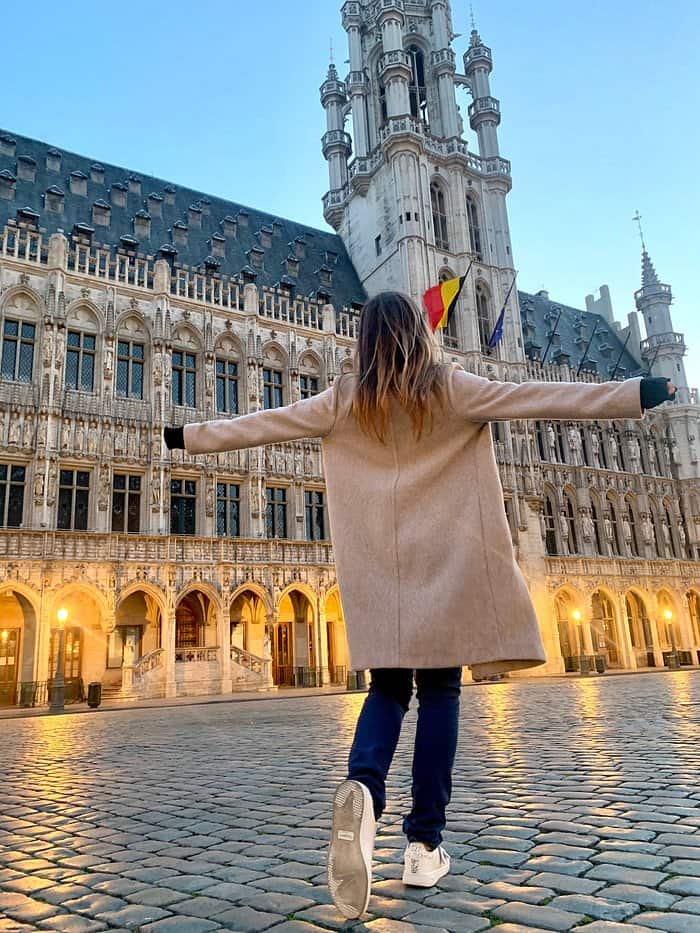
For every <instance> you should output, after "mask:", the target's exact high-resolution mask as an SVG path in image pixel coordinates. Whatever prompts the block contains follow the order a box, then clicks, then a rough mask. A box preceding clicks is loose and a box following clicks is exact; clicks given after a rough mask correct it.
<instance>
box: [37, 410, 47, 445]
mask: <svg viewBox="0 0 700 933" xmlns="http://www.w3.org/2000/svg"><path fill="white" fill-rule="evenodd" d="M48 430H49V424H48V421H47V420H46V418H45V417H42V418H41V420H40V421H39V430H38V432H37V439H36V442H37V447H46V435H47V434H48Z"/></svg>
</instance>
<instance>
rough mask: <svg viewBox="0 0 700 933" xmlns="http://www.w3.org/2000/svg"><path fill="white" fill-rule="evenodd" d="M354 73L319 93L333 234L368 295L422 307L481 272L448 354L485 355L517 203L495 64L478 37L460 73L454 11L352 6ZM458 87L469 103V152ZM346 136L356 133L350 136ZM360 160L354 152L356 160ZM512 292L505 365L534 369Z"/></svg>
mask: <svg viewBox="0 0 700 933" xmlns="http://www.w3.org/2000/svg"><path fill="white" fill-rule="evenodd" d="M342 15H343V26H344V28H345V30H346V32H347V34H348V43H349V50H350V72H349V75H348V76H347V79H346V80H344V81H343V80H341V79H340V77H339V75H338V73H337V70H336V68H335V66H334V65H331V66H330V68H329V71H328V76H327V79H326V81H325V82H324V83H323V85H322V86H321V101H322V104H323V106H324V108H325V110H326V116H327V132H326V134H325V136H324V138H323V152H324V155H325V157H326V159H327V160H328V166H329V176H330V190H329V191H328V193H327V194H326V195H325V197H324V199H323V203H324V213H325V217H326V220H327V221H328V222H329V223H330V224H331V226H333V227H334V228H335V229H336V230H337V231H338V232H339V233H340V235H341V237H342V239H343V241H344V243H345V246H346V248H347V250H348V253H349V255H350V257H351V259H352V261H353V264H354V266H355V268H356V270H357V272H358V274H359V276H360V279H361V280H362V283H363V285H364V286H365V288H366V289H367V291H368V293H369V294H370V295H372V294H376V293H377V292H378V291H381V290H383V289H387V288H396V289H399V290H402V291H406V292H408V293H409V294H411V295H412V296H413V297H414V298H415V299H418V300H420V297H421V295H422V293H423V292H424V291H425V289H426V288H428V287H429V286H430V285H432V284H435V283H436V282H438V281H439V280H440V279H442V278H445V277H451V276H456V275H461V274H463V273H464V272H465V271H466V269H467V268H468V266H469V264H470V262H472V261H473V265H472V269H471V273H470V276H469V279H468V281H467V283H466V284H465V288H464V291H463V294H462V298H461V300H460V307H459V312H460V313H458V314H457V315H456V316H455V320H454V324H453V326H452V327H451V328H450V330H449V331H448V332H446V333H444V335H443V336H444V340H445V343H446V345H447V346H448V347H451V348H453V349H455V350H457V349H460V350H462V351H464V352H465V353H467V354H469V353H470V352H476V353H480V352H484V350H485V349H486V347H487V344H488V340H489V337H490V335H491V332H492V330H493V327H494V325H495V322H496V318H497V316H498V313H499V312H500V309H501V307H502V305H503V302H504V300H505V297H506V294H507V293H508V290H509V288H510V286H511V284H512V282H513V276H514V271H513V256H512V249H511V242H510V232H509V228H508V214H507V210H506V195H507V194H508V192H509V191H510V188H511V177H510V163H509V162H508V161H507V160H506V159H503V158H501V156H500V153H499V148H498V124H499V122H500V105H499V102H498V101H497V100H496V99H495V98H494V97H492V96H491V89H490V86H489V75H490V73H491V69H492V56H491V50H490V49H489V48H487V46H486V45H484V43H483V42H482V41H481V38H480V36H479V34H478V32H477V31H476V30H473V31H472V33H471V39H470V43H469V48H468V49H467V51H466V53H465V55H464V73H463V74H461V73H458V72H457V69H456V65H455V53H454V52H453V50H452V47H451V45H452V41H453V39H455V38H456V36H455V34H454V32H453V29H452V17H451V10H450V4H449V2H448V0H426V2H425V3H424V4H423V5H422V6H421V7H420V8H418V6H417V5H416V4H410V5H409V4H408V3H406V2H405V0H382V2H381V3H376V2H371V3H370V2H365V0H348V2H346V3H345V4H344V5H343V7H342ZM456 87H464V88H466V89H467V91H468V92H469V93H470V94H471V97H472V103H471V105H470V107H469V123H470V126H471V128H472V130H474V132H475V134H476V137H477V140H478V146H479V154H478V155H477V154H475V153H472V152H471V151H470V150H469V148H468V145H467V142H466V141H465V140H464V138H463V135H462V134H463V131H464V125H463V122H462V118H461V114H460V110H459V107H458V104H457V96H456V90H455V88H456ZM346 124H347V128H348V130H349V131H350V132H347V131H346ZM353 150H354V151H353ZM517 309H518V305H517V290H516V289H513V291H512V292H511V296H510V299H509V302H508V308H507V311H506V318H505V326H504V336H503V339H502V341H501V343H500V344H499V347H498V349H497V351H495V354H494V355H495V357H497V358H498V357H500V358H504V359H509V360H513V361H515V360H524V358H525V357H524V351H523V344H522V332H521V326H520V317H519V313H518V310H517Z"/></svg>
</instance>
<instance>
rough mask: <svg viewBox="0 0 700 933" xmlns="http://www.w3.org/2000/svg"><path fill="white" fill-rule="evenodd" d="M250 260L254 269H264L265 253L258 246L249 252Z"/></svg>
mask: <svg viewBox="0 0 700 933" xmlns="http://www.w3.org/2000/svg"><path fill="white" fill-rule="evenodd" d="M248 259H249V260H250V263H251V265H252V266H253V268H254V269H262V267H263V262H264V260H265V251H264V250H262V249H260V248H259V247H258V246H254V247H253V248H252V249H250V250H248Z"/></svg>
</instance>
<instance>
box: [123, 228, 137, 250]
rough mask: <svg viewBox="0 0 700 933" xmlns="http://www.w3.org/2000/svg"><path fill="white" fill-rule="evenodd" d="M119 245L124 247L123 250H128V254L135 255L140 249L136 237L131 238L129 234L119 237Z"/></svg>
mask: <svg viewBox="0 0 700 933" xmlns="http://www.w3.org/2000/svg"><path fill="white" fill-rule="evenodd" d="M119 245H120V246H121V247H122V249H124V250H126V252H127V253H135V252H136V250H137V248H138V245H139V241H138V240H137V239H136V238H135V237H133V236H129V234H128V233H125V234H124V235H123V236H120V237H119Z"/></svg>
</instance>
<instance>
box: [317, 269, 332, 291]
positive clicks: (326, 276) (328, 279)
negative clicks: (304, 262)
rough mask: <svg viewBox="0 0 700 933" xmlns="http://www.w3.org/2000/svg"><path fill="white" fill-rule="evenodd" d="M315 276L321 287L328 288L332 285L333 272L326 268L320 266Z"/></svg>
mask: <svg viewBox="0 0 700 933" xmlns="http://www.w3.org/2000/svg"><path fill="white" fill-rule="evenodd" d="M316 275H317V276H318V278H319V281H320V283H321V285H325V287H326V288H330V287H331V286H332V285H333V270H332V269H330V268H329V267H328V266H325V265H324V266H321V268H320V269H318V270H317V271H316Z"/></svg>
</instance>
